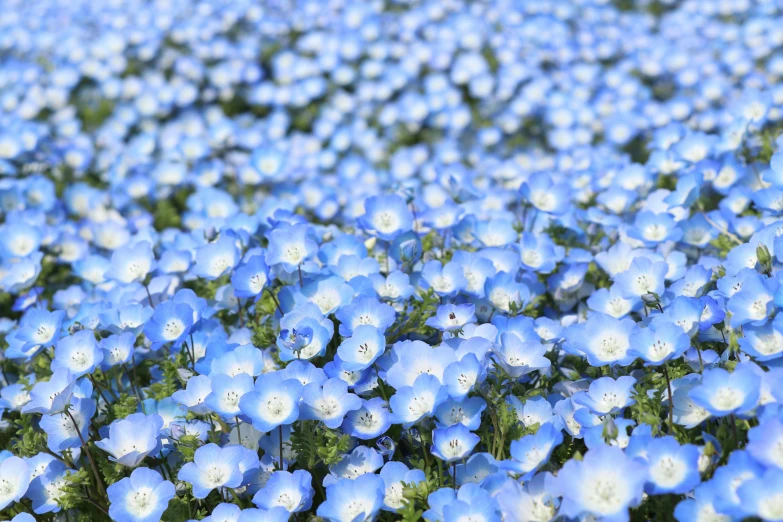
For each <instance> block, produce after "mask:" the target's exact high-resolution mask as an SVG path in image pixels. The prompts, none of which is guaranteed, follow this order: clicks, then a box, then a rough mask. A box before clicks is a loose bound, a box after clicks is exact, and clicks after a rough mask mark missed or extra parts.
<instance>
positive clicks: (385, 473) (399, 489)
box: [380, 461, 426, 513]
mask: <svg viewBox="0 0 783 522" xmlns="http://www.w3.org/2000/svg"><path fill="white" fill-rule="evenodd" d="M380 476H381V478H382V479H383V484H384V487H385V491H384V496H383V509H384V510H386V511H391V512H393V513H394V512H396V511H397V510H398V509H400V508H402V507H404V505H405V503H406V500H405V497H404V496H403V485H408V486H411V485H416V484H418V483H419V482H422V481H423V480H424V479H425V478H426V477H425V475H424V472H423V471H422V470H420V469H408V466H406V465H405V464H403V463H402V462H394V461H389V462H387V463H386V464H384V465H383V468H381V472H380Z"/></svg>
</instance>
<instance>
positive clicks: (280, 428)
mask: <svg viewBox="0 0 783 522" xmlns="http://www.w3.org/2000/svg"><path fill="white" fill-rule="evenodd" d="M277 437H278V438H279V439H280V470H281V471H282V470H283V425H282V424H281V425H280V426H278V427H277Z"/></svg>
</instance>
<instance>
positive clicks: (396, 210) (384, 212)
mask: <svg viewBox="0 0 783 522" xmlns="http://www.w3.org/2000/svg"><path fill="white" fill-rule="evenodd" d="M364 210H365V212H364V214H363V215H362V216H360V217H359V219H358V223H359V226H360V227H362V228H363V229H364V230H365V231H366V232H367V233H369V234H372V235H374V236H376V237H378V238H379V239H382V240H384V241H391V240H393V239H394V238H395V237H397V236H398V235H400V234H402V233H405V232H407V231H409V230H411V228H412V227H413V213H412V212H411V211H410V210H409V209H408V205H407V204H406V203H405V200H404V199H402V198H401V197H400V196H398V195H396V194H391V195H388V196H372V197H369V198H367V199H366V200H364Z"/></svg>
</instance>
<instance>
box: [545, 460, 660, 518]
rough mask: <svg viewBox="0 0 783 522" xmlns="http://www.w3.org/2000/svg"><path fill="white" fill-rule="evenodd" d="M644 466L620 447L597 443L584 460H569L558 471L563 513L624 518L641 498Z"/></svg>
mask: <svg viewBox="0 0 783 522" xmlns="http://www.w3.org/2000/svg"><path fill="white" fill-rule="evenodd" d="M647 477H648V472H647V468H646V466H645V465H644V464H642V463H641V462H639V461H637V460H634V459H631V458H629V457H628V456H627V455H625V453H623V451H622V450H621V449H619V448H616V447H613V446H599V447H597V448H595V449H591V450H589V451H588V452H587V453H586V454H585V456H584V458H583V460H581V461H577V460H573V459H572V460H569V461H568V462H566V463H565V464H564V465H563V467H562V469H561V471H560V473H558V475H557V485H556V491H557V492H558V493H559V494H560V495H562V497H563V499H562V502H561V505H560V513H561V514H562V515H564V516H566V517H573V518H577V517H581V516H584V515H590V514H591V515H593V516H596V517H601V519H602V520H617V521H620V520H627V519H628V509H629V508H631V507H636V506H637V505H639V503H640V502H641V501H642V494H643V493H644V484H645V482H646V480H647Z"/></svg>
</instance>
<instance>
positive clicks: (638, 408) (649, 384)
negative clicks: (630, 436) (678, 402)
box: [630, 372, 666, 435]
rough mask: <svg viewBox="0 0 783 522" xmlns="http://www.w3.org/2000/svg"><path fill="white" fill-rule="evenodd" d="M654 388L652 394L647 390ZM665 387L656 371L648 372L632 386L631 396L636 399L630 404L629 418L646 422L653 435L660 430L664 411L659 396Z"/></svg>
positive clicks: (640, 422)
mask: <svg viewBox="0 0 783 522" xmlns="http://www.w3.org/2000/svg"><path fill="white" fill-rule="evenodd" d="M650 389H652V390H654V393H653V394H652V396H650V395H648V394H647V390H650ZM665 389H666V382H665V380H664V378H663V375H661V374H660V373H657V372H649V373H647V374H646V375H645V376H644V378H642V379H640V380H639V381H638V382H637V383H636V385H635V386H634V395H633V398H634V400H635V401H636V403H635V404H633V405H631V408H630V409H631V418H632V419H633V420H635V421H636V422H638V423H639V424H648V425H649V426H650V427H651V428H652V432H653V434H654V435H657V434H659V433H661V431H662V422H663V421H662V419H663V415H664V413H665V410H664V408H663V401H662V400H661V397H662V396H663V392H664V390H665Z"/></svg>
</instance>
